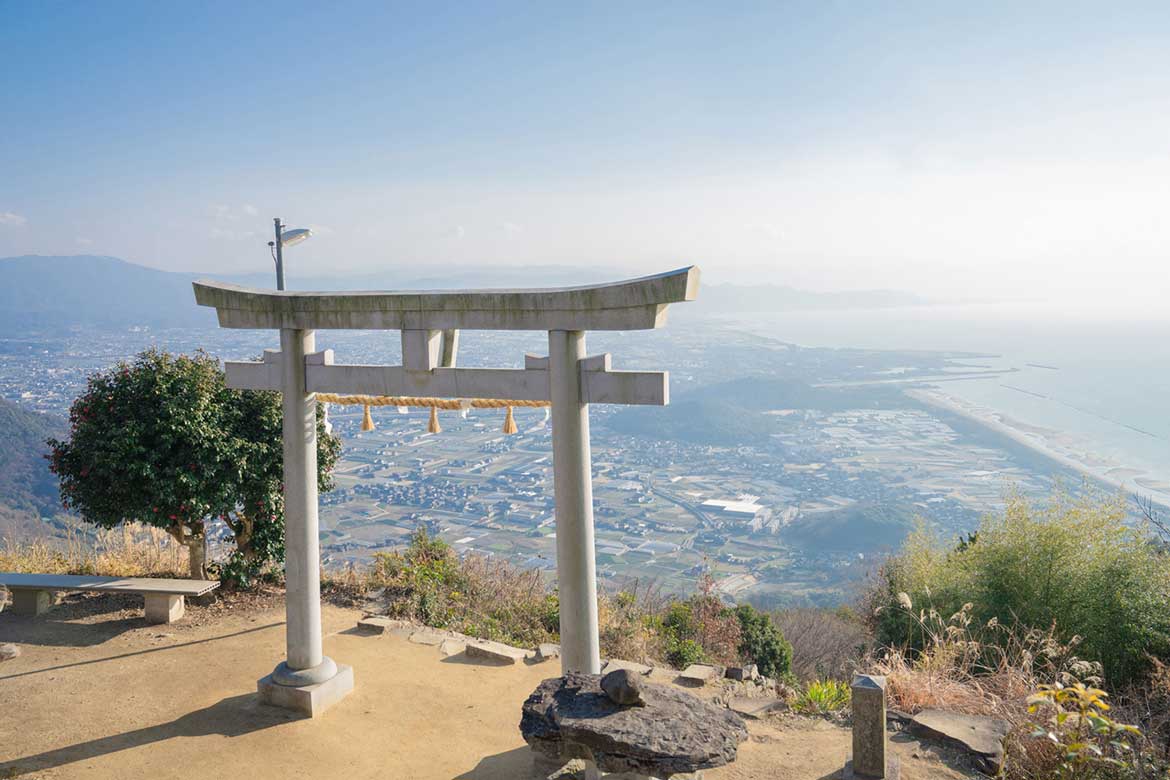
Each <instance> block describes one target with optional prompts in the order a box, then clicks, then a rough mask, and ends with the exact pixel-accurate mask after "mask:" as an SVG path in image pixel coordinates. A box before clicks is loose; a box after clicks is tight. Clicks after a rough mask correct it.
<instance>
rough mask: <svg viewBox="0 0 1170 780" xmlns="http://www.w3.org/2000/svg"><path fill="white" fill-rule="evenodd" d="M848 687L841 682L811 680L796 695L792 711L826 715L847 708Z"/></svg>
mask: <svg viewBox="0 0 1170 780" xmlns="http://www.w3.org/2000/svg"><path fill="white" fill-rule="evenodd" d="M849 699H850V694H849V685H848V683H845V682H842V681H841V680H813V681H812V682H810V683H809V684H808V685H806V686H805V687H804V689H803V690H802V691H801V692H800V693H799V694H797V696H796V700H795V701H793V703H792V709H794V710H796V711H797V712H801V713H804V714H805V715H828V714H830V713H833V712H838V711H840V710H843V709H845V708H846V707H848V706H849Z"/></svg>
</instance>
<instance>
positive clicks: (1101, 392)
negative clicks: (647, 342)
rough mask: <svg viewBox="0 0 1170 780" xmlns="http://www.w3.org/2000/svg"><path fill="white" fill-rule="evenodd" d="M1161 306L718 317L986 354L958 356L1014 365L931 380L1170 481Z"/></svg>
mask: <svg viewBox="0 0 1170 780" xmlns="http://www.w3.org/2000/svg"><path fill="white" fill-rule="evenodd" d="M1166 316H1167V315H1166V314H1165V313H1161V312H1157V313H1153V314H1147V313H1145V312H1141V311H1136V312H1132V313H1128V312H1126V313H1122V314H1120V315H1119V314H1101V313H1096V312H1071V313H1070V312H1068V311H1061V310H1056V309H1054V308H1051V307H1045V306H1043V305H1036V304H1027V305H1023V304H982V305H962V306H917V307H906V308H892V309H873V310H849V311H802V312H792V313H786V314H767V315H744V316H741V317H737V318H734V319H730V318H724V319H725V321H728V322H731V323H734V324H735V325H736V326H737V327H742V328H743V329H745V330H749V331H751V332H753V333H759V334H761V335H768V336H772V337H774V338H777V339H780V340H783V341H788V342H793V343H796V344H802V345H805V346H815V347H859V348H865V349H897V350H906V349H908V350H930V351H944V352H977V353H981V354H984V355H988V356H991V357H986V358H980V359H971V360H969V361H964V362H970V363H973V364H978V365H981V366H989V367H996V368H1016V369H1019V370H1018V372H1016V373H1013V374H1010V375H1006V376H1002V377H997V378H985V379H978V380H971V381H955V382H947V383H944V384H940V385H939V389H940V390H942V391H943V392H945V393H947V394H948V395H952V396H956V397H959V398H962V399H965V400H968V401H972V402H975V403H978V404H980V405H981V406H984V407H988V408H990V409H994V410H995V411H998V412H1000V413H1002V414H1005V415H1008V416H1010V417H1011V418H1013V419H1015V420H1018V421H1021V422H1024V423H1027V424H1029V425H1033V426H1039V427H1043V428H1047V429H1052V430H1056V431H1061V432H1062V433H1064V434H1066V436H1065V437H1064V438H1065V439H1066V440H1068V441H1069V442H1075V446H1076V448H1078V449H1082V450H1083V451H1085V452H1090V453H1093V454H1094V455H1096V456H1099V457H1102V458H1103V459H1105V460H1107V461H1110V462H1112V463H1113V464H1115V465H1116V466H1118V467H1127V468H1133V469H1137V470H1141V471H1144V472H1147V473H1146V477H1147V478H1149V477H1152V478H1155V479H1159V480H1161V481H1165V482H1170V319H1165V317H1166ZM1158 317H1162V318H1163V319H1158ZM1040 366H1048V368H1042V367H1040Z"/></svg>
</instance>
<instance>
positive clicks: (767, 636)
mask: <svg viewBox="0 0 1170 780" xmlns="http://www.w3.org/2000/svg"><path fill="white" fill-rule="evenodd" d="M735 616H736V618H738V620H739V631H740V642H739V654H740V656H741V657H743V658H744V660H747V661H750V662H751V663H754V664H755V665H756V666H758V667H759V669H760V673H761V674H764V675H766V676H768V677H774V678H781V677H785V676H787V675H788V674H789V672H790V671H791V669H792V645H790V644H788V642H787V641H785V639H784V636H783V635H782V634H781V633H780V629H778V628H776V626H775V625H774V624H773V623H772V618H770V617H768V615H767V614H765V613H763V612H759V611H757V610H756V609H755V608H754V607H753V606H751V605H750V604H741V605H740V606H738V607H736V610H735Z"/></svg>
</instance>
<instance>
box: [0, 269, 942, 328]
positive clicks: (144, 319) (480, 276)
mask: <svg viewBox="0 0 1170 780" xmlns="http://www.w3.org/2000/svg"><path fill="white" fill-rule="evenodd" d="M208 276H210V277H214V278H218V279H222V280H223V281H228V282H233V283H235V284H244V285H250V286H253V287H268V286H271V285H272V284H273V276H272V275H271V274H247V275H224V274H199V273H178V272H172V271H159V270H157V269H154V268H148V267H146V266H141V265H135V264H134V263H129V262H127V261H125V260H121V259H119V258H116V257H98V256H94V255H76V256H69V257H60V256H42V255H25V256H22V257H9V258H0V327H5V328H22V329H33V330H51V329H56V328H63V327H75V326H110V327H129V326H133V325H146V326H150V327H192V326H206V327H212V326H214V325H215V316H214V313H213V312H212V311H210V310H208V309H204V308H202V307H198V306H196V305H195V302H194V298H193V296H192V293H191V282H192V281H194V280H195V279H198V278H201V277H208ZM626 276H629V274H623V273H622V272H620V271H616V270H607V269H604V268H601V267H595V268H590V269H579V268H572V267H561V266H540V267H532V266H526V267H523V268H516V267H498V268H482V269H473V268H453V269H451V270H450V271H449V272H447V273H445V274H444V275H443V276H433V275H431V276H425V277H418V276H412V275H408V274H407V273H405V272H403V271H385V272H380V273H370V274H362V275H358V276H319V277H297V276H296V275H295V274H294V275H290V277H289V287H290V288H292V289H300V290H345V289H357V290H362V289H364V290H378V289H400V290H420V289H439V288H460V287H463V288H467V287H541V286H552V285H557V286H559V285H578V284H591V283H598V282H604V281H614V280H617V279H621V278H624V277H626ZM923 303H927V301H925V300H923V299H922V298H919V297H918V296H916V295H912V294H910V293H902V292H896V291H889V290H871V291H856V292H837V293H818V292H808V291H803V290H797V289H794V288H791V287H782V286H775V285H754V286H743V285H720V284H709V285H705V286H704V287H703V288H702V291H701V294H700V295H699V299H698V301H697V302H696V304H695V305H694V306H693V307H692V311H693V312H694V313H697V314H701V313H706V314H723V313H743V312H765V311H786V310H792V309H855V308H885V307H891V306H913V305H919V304H923Z"/></svg>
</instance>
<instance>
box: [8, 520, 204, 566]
mask: <svg viewBox="0 0 1170 780" xmlns="http://www.w3.org/2000/svg"><path fill="white" fill-rule="evenodd" d="M187 557H188V556H187V548H185V547H182V546H180V545H178V544H177V543H176V542H175V541H174V539H173V538H172V537H171V536H170V535H169V534H167V533H166V532H165V531H161V530H159V529H157V528H152V527H150V526H144V525H138V524H136V523H135V524H126V525H123V526H121V527H119V528H116V529H112V530H105V529H99V530H97V531H96V533H94V534H92V535H87V534H83V533H81V532H80V531H77V530H75V529H72V530H70V531H69V532H68V534H67V535H66V537H65V538H64V539H61V540H43V539H42V540H36V541H30V542H14V541H11V540H6V541H5V544H4V546H3V547H0V571H13V572H33V573H41V574H99V575H104V576H109V577H186V576H188V565H187Z"/></svg>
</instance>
